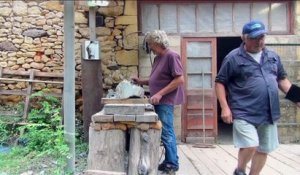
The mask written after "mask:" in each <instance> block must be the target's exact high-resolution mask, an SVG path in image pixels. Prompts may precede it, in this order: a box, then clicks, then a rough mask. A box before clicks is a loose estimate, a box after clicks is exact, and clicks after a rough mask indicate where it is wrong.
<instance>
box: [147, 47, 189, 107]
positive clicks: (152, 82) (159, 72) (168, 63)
mask: <svg viewBox="0 0 300 175" xmlns="http://www.w3.org/2000/svg"><path fill="white" fill-rule="evenodd" d="M179 75H183V68H182V64H181V60H180V56H179V55H178V54H177V53H175V52H174V51H172V50H170V49H168V50H167V52H166V53H165V54H164V55H163V56H156V57H155V58H154V63H153V67H152V71H151V74H150V78H149V89H150V95H151V96H153V95H155V94H156V93H157V92H158V91H160V90H161V89H163V88H164V87H166V86H167V85H168V84H169V83H170V82H171V81H172V80H173V79H174V78H175V77H176V76H179ZM183 102H184V89H183V86H179V87H178V88H177V89H175V90H173V91H172V92H170V93H168V94H166V95H164V96H163V97H162V98H161V100H160V104H169V105H177V104H182V103H183Z"/></svg>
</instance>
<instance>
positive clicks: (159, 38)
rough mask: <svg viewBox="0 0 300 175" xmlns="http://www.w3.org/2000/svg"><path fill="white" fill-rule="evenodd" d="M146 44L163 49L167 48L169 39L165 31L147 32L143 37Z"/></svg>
mask: <svg viewBox="0 0 300 175" xmlns="http://www.w3.org/2000/svg"><path fill="white" fill-rule="evenodd" d="M145 40H146V42H147V43H156V44H159V45H160V46H161V47H163V48H165V49H166V48H168V47H169V39H168V36H167V34H166V32H165V31H163V30H154V31H152V32H147V33H146V36H145Z"/></svg>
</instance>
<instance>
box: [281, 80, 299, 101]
mask: <svg viewBox="0 0 300 175" xmlns="http://www.w3.org/2000/svg"><path fill="white" fill-rule="evenodd" d="M278 86H279V89H280V90H281V91H282V92H283V93H284V94H286V97H285V98H286V99H288V100H291V101H292V102H294V103H296V105H297V106H298V107H300V88H299V87H298V86H296V85H292V83H291V82H290V81H289V80H288V79H287V78H285V79H282V80H279V81H278Z"/></svg>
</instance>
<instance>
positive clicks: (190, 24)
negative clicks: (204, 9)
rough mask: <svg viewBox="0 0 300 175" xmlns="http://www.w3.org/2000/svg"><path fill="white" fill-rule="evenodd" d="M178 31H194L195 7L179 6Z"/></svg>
mask: <svg viewBox="0 0 300 175" xmlns="http://www.w3.org/2000/svg"><path fill="white" fill-rule="evenodd" d="M179 31H180V33H187V32H195V31H196V16H195V5H180V6H179Z"/></svg>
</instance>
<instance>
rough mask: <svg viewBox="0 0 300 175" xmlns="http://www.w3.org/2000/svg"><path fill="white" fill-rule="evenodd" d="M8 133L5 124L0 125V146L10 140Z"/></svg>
mask: <svg viewBox="0 0 300 175" xmlns="http://www.w3.org/2000/svg"><path fill="white" fill-rule="evenodd" d="M10 135H11V133H10V131H9V130H8V128H7V124H4V123H0V144H5V143H7V142H8V140H9V138H10Z"/></svg>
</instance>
